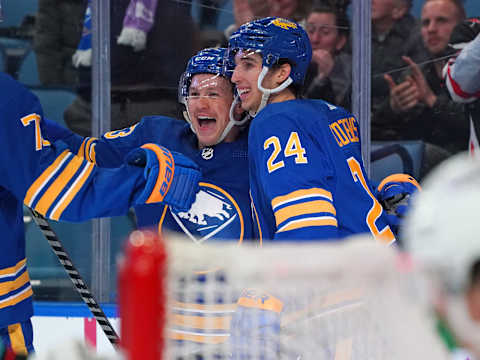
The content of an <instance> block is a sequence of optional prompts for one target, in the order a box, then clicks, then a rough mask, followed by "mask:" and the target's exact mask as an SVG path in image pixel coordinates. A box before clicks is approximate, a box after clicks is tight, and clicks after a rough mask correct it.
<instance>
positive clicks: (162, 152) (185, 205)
mask: <svg viewBox="0 0 480 360" xmlns="http://www.w3.org/2000/svg"><path fill="white" fill-rule="evenodd" d="M125 161H126V162H127V163H128V164H130V165H135V166H142V167H145V172H144V176H145V179H147V184H146V186H145V190H144V192H143V194H142V195H141V196H140V198H139V199H138V200H137V203H139V204H151V203H156V202H164V203H165V204H168V205H170V206H172V207H173V208H175V210H178V211H186V210H188V209H190V207H191V205H192V204H193V202H194V201H195V196H196V194H197V192H198V189H199V185H198V182H199V181H200V177H201V173H200V170H199V167H198V166H197V164H195V163H194V162H193V161H192V160H190V159H189V158H187V157H185V156H183V155H182V154H180V153H176V152H170V150H168V149H167V148H164V147H163V146H159V145H156V144H144V145H143V146H142V147H141V148H138V149H135V150H132V151H131V152H130V153H128V155H127V156H126V158H125Z"/></svg>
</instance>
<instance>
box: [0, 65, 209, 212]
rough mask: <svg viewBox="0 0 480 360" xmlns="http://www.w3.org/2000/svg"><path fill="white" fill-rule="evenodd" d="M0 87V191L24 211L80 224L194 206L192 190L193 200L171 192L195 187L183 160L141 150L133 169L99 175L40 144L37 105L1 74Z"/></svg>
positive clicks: (192, 169) (58, 146)
mask: <svg viewBox="0 0 480 360" xmlns="http://www.w3.org/2000/svg"><path fill="white" fill-rule="evenodd" d="M0 81H1V86H2V88H4V89H6V90H7V89H8V91H5V95H4V96H2V98H1V100H0V108H1V110H2V114H3V116H2V128H3V130H2V132H1V135H0V137H1V139H0V140H1V141H0V143H1V144H2V146H3V147H4V149H5V150H4V151H2V152H1V155H0V172H1V173H2V176H1V184H0V185H1V186H2V187H3V188H5V189H7V190H8V191H10V192H11V193H13V194H14V195H15V196H16V197H17V198H18V199H23V200H24V202H25V204H26V205H27V206H29V207H31V208H33V209H35V210H36V211H38V212H40V213H41V214H43V215H46V216H47V217H49V218H52V219H55V220H73V221H80V220H84V219H88V218H92V217H99V216H103V215H104V214H105V212H106V211H107V210H111V209H116V211H118V212H119V213H124V212H126V210H128V208H129V207H130V206H133V205H135V204H139V203H149V202H157V201H171V202H172V205H175V206H179V207H183V208H185V207H187V208H188V207H189V206H190V205H191V203H192V202H193V199H194V194H195V191H194V190H195V189H194V188H193V191H192V194H186V193H183V194H181V195H179V193H175V191H173V192H171V191H172V190H175V189H177V187H178V185H180V186H181V187H183V186H184V185H185V184H179V182H182V181H190V182H192V183H193V184H195V183H196V182H198V179H199V177H200V172H199V171H198V169H197V167H196V165H195V164H194V163H192V162H191V161H189V160H188V159H185V158H184V157H183V156H181V155H180V156H177V155H176V154H172V153H170V151H168V150H167V149H161V148H159V147H156V146H144V147H143V148H137V149H136V150H134V152H132V153H131V154H130V156H129V158H128V159H126V160H127V161H128V162H129V163H130V164H132V165H133V166H132V165H130V164H129V163H125V164H124V165H122V166H121V167H119V168H115V169H101V168H99V167H97V166H95V165H94V164H92V163H89V162H87V161H85V160H83V159H81V158H79V157H77V156H75V155H74V154H72V153H71V152H70V151H69V150H68V149H67V146H66V145H65V144H64V143H63V142H61V141H57V142H54V143H50V142H49V141H48V140H46V139H44V137H43V136H42V117H43V111H42V108H41V105H40V103H39V102H38V99H37V98H36V97H35V96H34V95H33V94H32V93H30V92H29V91H28V90H27V89H25V88H24V87H23V86H22V85H21V84H19V83H17V82H16V81H15V80H13V79H11V78H10V77H9V76H7V75H4V74H1V77H0ZM175 160H177V162H176V163H175ZM192 180H193V181H192ZM170 192H171V193H170ZM172 196H173V197H172ZM174 196H179V197H178V198H175V197H174ZM181 197H183V198H181Z"/></svg>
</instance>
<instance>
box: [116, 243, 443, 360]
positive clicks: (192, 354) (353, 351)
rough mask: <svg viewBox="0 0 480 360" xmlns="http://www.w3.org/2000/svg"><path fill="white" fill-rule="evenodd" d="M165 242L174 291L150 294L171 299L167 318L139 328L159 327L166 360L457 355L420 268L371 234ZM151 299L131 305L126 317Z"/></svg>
mask: <svg viewBox="0 0 480 360" xmlns="http://www.w3.org/2000/svg"><path fill="white" fill-rule="evenodd" d="M165 244H166V245H167V246H166V249H167V259H168V260H167V263H168V269H167V274H168V276H167V277H166V278H165V277H163V280H165V279H167V281H165V282H164V285H165V286H166V291H165V296H162V293H161V292H160V294H156V293H151V294H150V296H151V299H155V301H158V299H160V300H159V301H160V302H161V303H162V304H163V305H166V307H165V308H166V313H167V315H166V321H165V323H164V324H163V325H161V328H162V330H160V331H159V334H149V333H148V332H145V331H143V330H141V328H140V329H138V330H136V331H139V332H140V333H141V337H142V339H145V341H146V339H147V338H148V337H149V336H150V337H151V336H153V337H157V335H158V338H155V339H153V344H154V345H153V346H154V347H155V346H158V344H162V349H161V350H160V352H161V355H160V357H162V358H164V359H205V360H206V359H217V360H218V359H265V360H267V359H329V360H331V359H335V360H350V359H351V360H356V359H361V360H367V359H382V360H383V359H444V358H447V355H446V353H445V350H444V347H443V345H442V344H441V342H440V340H439V338H438V337H437V335H436V334H435V331H434V325H433V321H432V319H431V318H430V316H429V307H428V304H427V303H426V302H425V301H424V297H423V296H422V292H421V291H419V286H418V282H417V280H418V278H417V276H416V274H415V272H414V271H413V270H412V269H405V266H399V264H401V263H402V261H400V260H399V259H400V257H399V254H398V253H397V252H396V251H395V250H394V248H393V247H386V246H384V245H380V244H377V243H375V242H374V241H373V240H372V239H371V238H354V239H351V240H348V241H345V242H339V243H327V244H326V243H281V244H274V245H270V244H268V245H265V244H264V245H263V246H262V247H258V246H254V245H251V244H245V243H244V244H242V245H241V246H239V245H237V244H233V243H228V242H215V243H210V244H205V245H196V244H193V243H192V242H191V241H190V240H186V239H179V238H175V237H174V236H166V239H165ZM124 285H125V284H124ZM131 285H132V286H131V288H130V289H129V288H128V286H123V288H124V289H123V292H125V291H126V292H135V291H136V290H135V289H136V287H137V286H138V284H137V285H135V284H131ZM162 289H165V287H164V286H163V285H162ZM162 291H163V290H162ZM121 296H122V295H121ZM145 301H147V299H145V297H143V298H142V299H141V300H139V303H138V305H137V310H132V311H129V310H128V309H125V308H124V309H123V312H122V309H121V316H122V323H123V322H124V321H125V319H124V318H123V317H124V316H134V315H133V314H135V313H137V312H138V307H141V306H144V305H143V303H144V302H145ZM120 304H121V302H120ZM150 318H151V319H152V320H153V319H155V320H154V321H156V322H157V325H158V321H159V320H158V319H163V317H162V316H161V315H160V316H157V315H155V314H151V316H150ZM125 323H127V322H125ZM128 323H129V324H131V322H128ZM130 326H133V325H130ZM142 326H143V327H144V326H145V325H142ZM123 332H124V330H123V326H122V335H121V337H123V335H124V334H123ZM159 339H160V340H159ZM126 346H128V345H126ZM130 346H132V345H130ZM138 346H139V345H138V344H137V345H136V347H137V348H138ZM143 346H145V345H143ZM128 358H130V359H131V358H133V356H129V357H128Z"/></svg>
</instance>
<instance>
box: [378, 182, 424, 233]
mask: <svg viewBox="0 0 480 360" xmlns="http://www.w3.org/2000/svg"><path fill="white" fill-rule="evenodd" d="M421 189H422V188H421V186H420V184H419V183H418V182H417V180H415V178H413V176H410V175H408V174H393V175H390V176H387V177H386V178H385V179H383V180H382V182H381V183H380V185H378V188H377V194H376V197H377V200H378V201H379V202H380V204H382V207H383V208H384V210H385V212H386V213H387V220H388V223H389V225H390V228H391V229H392V231H393V232H394V234H395V235H398V230H399V228H400V225H401V223H402V221H403V218H404V217H405V215H406V213H407V211H408V209H409V207H410V197H411V196H412V195H413V194H414V193H415V192H417V191H420V190H421Z"/></svg>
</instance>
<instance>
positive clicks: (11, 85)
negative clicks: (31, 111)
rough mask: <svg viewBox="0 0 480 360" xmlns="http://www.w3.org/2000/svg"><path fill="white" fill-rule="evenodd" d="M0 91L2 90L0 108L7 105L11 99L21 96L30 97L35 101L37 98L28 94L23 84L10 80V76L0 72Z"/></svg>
mask: <svg viewBox="0 0 480 360" xmlns="http://www.w3.org/2000/svg"><path fill="white" fill-rule="evenodd" d="M0 89H2V96H0V106H3V105H4V104H6V103H9V102H10V101H11V99H12V98H14V97H18V96H19V95H20V94H22V96H30V97H32V98H34V99H35V100H37V97H36V96H35V95H34V94H33V93H32V92H30V91H29V90H28V89H27V88H26V87H25V86H24V85H23V84H21V83H20V82H18V81H17V80H15V79H14V78H12V77H11V76H10V75H8V74H5V73H4V72H0Z"/></svg>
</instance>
